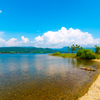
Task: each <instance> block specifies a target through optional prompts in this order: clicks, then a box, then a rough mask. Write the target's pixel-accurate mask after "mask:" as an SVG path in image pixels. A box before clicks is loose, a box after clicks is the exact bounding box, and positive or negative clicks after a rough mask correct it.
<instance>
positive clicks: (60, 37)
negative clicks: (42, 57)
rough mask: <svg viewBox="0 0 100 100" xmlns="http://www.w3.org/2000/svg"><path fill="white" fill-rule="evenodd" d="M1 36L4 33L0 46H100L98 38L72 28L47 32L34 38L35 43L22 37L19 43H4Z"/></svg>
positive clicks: (0, 39) (14, 41) (12, 41)
mask: <svg viewBox="0 0 100 100" xmlns="http://www.w3.org/2000/svg"><path fill="white" fill-rule="evenodd" d="M2 34H4V32H0V46H35V47H44V48H45V47H49V48H61V47H64V46H70V45H72V44H79V45H81V46H94V45H99V46H100V38H98V39H94V38H93V36H92V35H91V34H89V33H88V32H82V31H80V30H79V29H72V28H70V29H68V30H67V29H66V28H65V27H62V28H61V29H60V30H58V31H55V32H53V31H48V32H46V33H44V34H43V35H42V36H38V37H36V38H35V41H29V39H28V38H27V37H24V36H21V41H19V40H18V39H16V38H11V39H9V40H8V41H5V40H4V39H2V38H1V36H2ZM33 40H34V39H33Z"/></svg>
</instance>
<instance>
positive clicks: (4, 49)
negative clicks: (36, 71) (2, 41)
mask: <svg viewBox="0 0 100 100" xmlns="http://www.w3.org/2000/svg"><path fill="white" fill-rule="evenodd" d="M54 52H56V50H52V49H50V48H36V47H0V53H54Z"/></svg>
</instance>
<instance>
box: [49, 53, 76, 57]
mask: <svg viewBox="0 0 100 100" xmlns="http://www.w3.org/2000/svg"><path fill="white" fill-rule="evenodd" d="M49 55H51V56H58V57H63V58H67V57H69V58H75V57H76V54H74V53H73V54H71V53H60V52H56V53H53V54H49Z"/></svg>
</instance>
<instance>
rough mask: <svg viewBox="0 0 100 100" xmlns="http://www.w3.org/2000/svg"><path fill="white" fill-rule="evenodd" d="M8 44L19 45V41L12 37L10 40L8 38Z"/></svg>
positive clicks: (6, 43)
mask: <svg viewBox="0 0 100 100" xmlns="http://www.w3.org/2000/svg"><path fill="white" fill-rule="evenodd" d="M5 45H6V46H18V45H19V42H18V40H17V39H15V38H11V39H10V40H8V41H7V42H5Z"/></svg>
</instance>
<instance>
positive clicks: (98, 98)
mask: <svg viewBox="0 0 100 100" xmlns="http://www.w3.org/2000/svg"><path fill="white" fill-rule="evenodd" d="M92 61H96V62H98V63H100V60H98V59H93V60H92ZM78 100H100V75H99V76H98V78H97V79H96V81H95V82H94V83H93V84H92V85H91V87H90V88H89V90H88V92H87V93H86V94H85V95H84V96H83V97H81V98H79V99H78Z"/></svg>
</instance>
